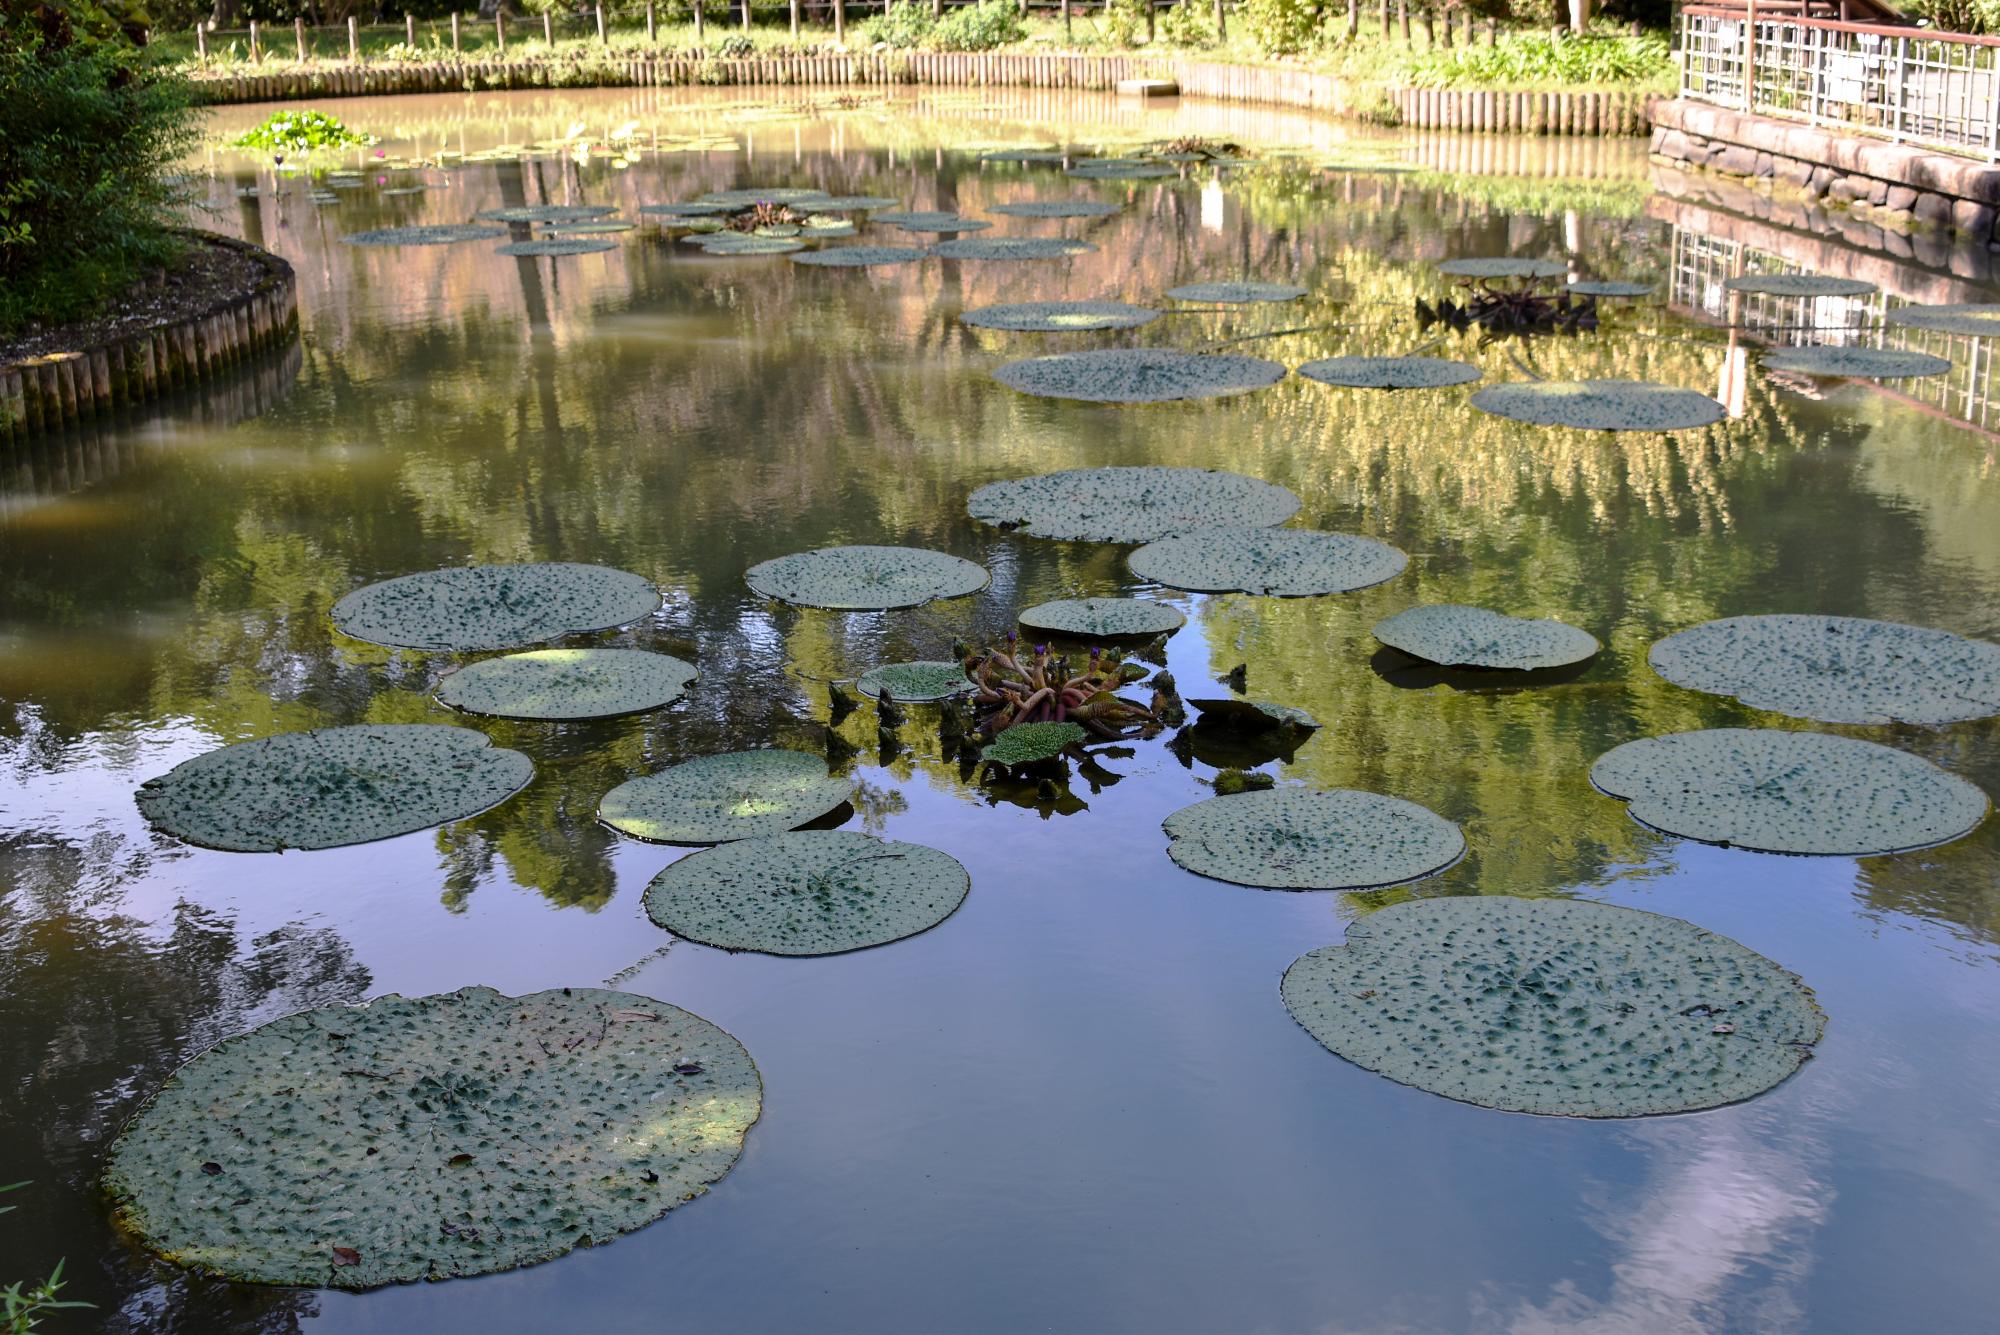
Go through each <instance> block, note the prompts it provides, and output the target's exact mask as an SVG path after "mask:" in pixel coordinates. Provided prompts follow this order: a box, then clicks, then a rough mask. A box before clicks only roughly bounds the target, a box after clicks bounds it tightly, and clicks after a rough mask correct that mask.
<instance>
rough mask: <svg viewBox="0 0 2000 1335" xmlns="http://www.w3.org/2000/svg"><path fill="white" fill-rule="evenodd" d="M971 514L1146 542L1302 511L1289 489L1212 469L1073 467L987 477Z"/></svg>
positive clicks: (1046, 533) (1068, 535) (1073, 536)
mask: <svg viewBox="0 0 2000 1335" xmlns="http://www.w3.org/2000/svg"><path fill="white" fill-rule="evenodd" d="M966 509H967V510H968V511H969V512H970V513H971V515H972V517H973V518H974V519H977V520H979V521H981V522H982V523H987V524H993V525H995V526H997V527H1000V528H1008V529H1019V530H1021V531H1022V532H1024V533H1029V534H1032V535H1033V536H1035V537H1038V538H1054V539H1057V540H1061V541H1073V540H1088V541H1092V542H1148V541H1150V540H1152V539H1154V538H1160V537H1165V536H1166V535H1167V534H1169V533H1180V532H1183V531H1185V530H1187V529H1191V528H1208V527H1215V526H1219V525H1225V524H1240V525H1243V526H1246V527H1251V526H1263V525H1268V524H1282V523H1284V522H1285V521H1286V520H1287V519H1290V518H1291V517H1292V516H1293V515H1295V514H1297V513H1298V509H1299V498H1298V497H1297V496H1296V495H1294V494H1293V493H1292V492H1291V491H1290V490H1289V489H1287V488H1285V487H1280V486H1278V485H1277V484H1275V483H1271V482H1264V481H1261V480H1259V479H1257V478H1254V477H1245V476H1243V475H1242V474H1241V473H1225V472H1221V471H1219V470H1216V469H1209V468H1166V467H1153V466H1142V467H1133V468H1070V469H1065V470H1063V471H1062V472H1059V473H1042V474H1039V475H1038V476H1035V477H1023V478H1014V479H1012V480H1010V481H1007V482H989V483H988V484H986V485H985V486H983V487H981V488H979V489H978V490H977V491H975V492H973V493H972V496H971V498H970V499H969V500H968V501H967V502H966Z"/></svg>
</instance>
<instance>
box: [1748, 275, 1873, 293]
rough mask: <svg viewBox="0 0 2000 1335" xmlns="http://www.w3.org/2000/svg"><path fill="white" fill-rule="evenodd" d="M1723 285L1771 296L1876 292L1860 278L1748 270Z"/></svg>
mask: <svg viewBox="0 0 2000 1335" xmlns="http://www.w3.org/2000/svg"><path fill="white" fill-rule="evenodd" d="M1723 287H1725V288H1727V289H1728V290H1729V291H1731V292H1754V293H1758V294H1761V295H1763V296H1770V297H1865V296H1867V295H1868V294H1869V293H1871V292H1873V291H1875V284H1873V283H1870V282H1866V281H1864V280H1862V279H1859V278H1832V277H1828V276H1827V275H1825V274H1816V273H1747V274H1744V275H1742V276H1741V277H1737V278H1731V279H1729V280H1728V281H1727V282H1725V283H1723Z"/></svg>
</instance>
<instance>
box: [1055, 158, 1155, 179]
mask: <svg viewBox="0 0 2000 1335" xmlns="http://www.w3.org/2000/svg"><path fill="white" fill-rule="evenodd" d="M1066 174H1067V175H1070V176H1074V177H1075V178H1076V179H1078V180H1079V181H1154V180H1158V179H1159V178H1161V177H1163V176H1173V175H1176V173H1175V171H1174V169H1173V168H1172V167H1163V166H1161V165H1160V164H1159V163H1157V162H1144V161H1140V160H1139V159H1136V158H1086V159H1084V160H1083V161H1082V162H1078V163H1076V164H1074V165H1073V166H1071V167H1070V168H1069V170H1068V172H1067V173H1066Z"/></svg>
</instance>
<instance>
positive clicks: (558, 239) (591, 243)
mask: <svg viewBox="0 0 2000 1335" xmlns="http://www.w3.org/2000/svg"><path fill="white" fill-rule="evenodd" d="M616 249H618V243H617V242H616V241H606V240H604V239H603V238H602V237H598V238H595V239H593V238H591V237H587V236H572V237H564V236H544V237H537V238H536V239H535V240H533V241H516V242H514V243H513V244H512V245H507V246H501V247H499V248H498V249H496V250H495V251H494V252H493V253H494V254H496V255H513V256H517V257H528V258H533V257H536V256H557V255H596V254H599V253H601V252H603V251H607V250H616Z"/></svg>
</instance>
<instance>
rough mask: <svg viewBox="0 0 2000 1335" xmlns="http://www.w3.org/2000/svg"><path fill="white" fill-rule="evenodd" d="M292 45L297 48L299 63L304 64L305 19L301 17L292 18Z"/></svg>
mask: <svg viewBox="0 0 2000 1335" xmlns="http://www.w3.org/2000/svg"><path fill="white" fill-rule="evenodd" d="M292 45H293V46H296V47H297V48H298V49H299V64H301V65H303V64H305V63H306V21H305V20H304V19H302V18H295V19H293V20H292Z"/></svg>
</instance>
